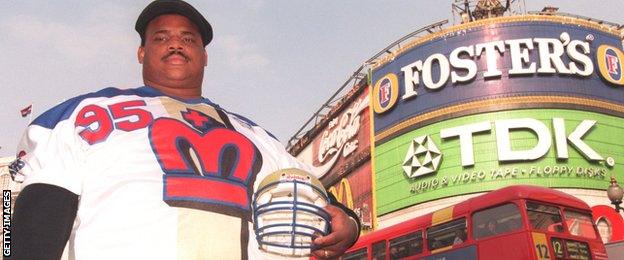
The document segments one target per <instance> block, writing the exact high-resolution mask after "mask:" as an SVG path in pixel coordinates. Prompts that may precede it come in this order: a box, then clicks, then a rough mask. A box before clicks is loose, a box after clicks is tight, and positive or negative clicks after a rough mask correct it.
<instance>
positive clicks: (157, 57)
mask: <svg viewBox="0 0 624 260" xmlns="http://www.w3.org/2000/svg"><path fill="white" fill-rule="evenodd" d="M138 59H139V63H141V64H143V80H144V81H145V83H146V84H148V85H151V86H153V87H166V88H176V89H185V88H200V89H201V83H202V79H203V77H204V67H205V66H206V63H207V61H208V56H207V54H206V50H205V49H204V45H203V43H202V38H201V34H200V33H199V31H198V30H197V26H196V25H195V24H194V23H192V22H191V21H190V20H189V19H187V18H186V17H184V16H181V15H176V14H167V15H161V16H158V17H156V18H154V19H153V20H152V21H150V22H149V24H148V26H147V29H146V31H145V45H144V46H141V47H139V51H138Z"/></svg>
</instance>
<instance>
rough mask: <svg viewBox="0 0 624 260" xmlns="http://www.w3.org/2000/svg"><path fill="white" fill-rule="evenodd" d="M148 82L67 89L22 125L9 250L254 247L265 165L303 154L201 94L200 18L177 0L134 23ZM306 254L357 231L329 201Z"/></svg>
mask: <svg viewBox="0 0 624 260" xmlns="http://www.w3.org/2000/svg"><path fill="white" fill-rule="evenodd" d="M135 28H136V30H137V32H138V33H139V35H140V36H141V46H140V47H139V49H138V53H137V55H138V60H139V63H141V64H142V65H143V79H144V83H145V85H146V86H144V87H140V88H136V89H127V90H120V89H116V88H107V89H103V90H101V91H98V92H94V93H90V94H86V95H82V96H79V97H76V98H73V99H70V100H68V101H66V102H64V103H62V104H60V105H58V106H56V107H54V108H52V109H50V110H49V111H47V112H45V113H44V114H42V115H41V116H40V117H38V118H37V119H36V120H34V121H33V123H32V124H31V125H30V126H29V128H28V129H27V131H26V133H25V135H24V137H23V139H22V141H21V143H20V147H19V149H18V151H19V153H18V159H17V160H16V162H15V163H14V164H13V165H12V167H11V168H12V174H14V176H15V178H17V179H21V180H22V181H23V182H24V188H23V190H22V192H21V194H20V196H19V198H18V199H17V201H16V205H15V214H14V223H13V227H14V229H13V235H14V236H13V239H14V240H13V245H14V246H13V248H12V249H13V250H12V253H13V257H15V258H17V259H58V258H60V256H61V253H62V252H63V248H64V246H65V244H66V242H67V241H68V240H69V255H70V258H77V259H120V258H121V259H219V258H221V259H260V258H272V256H270V255H269V256H267V255H266V254H264V252H262V251H261V250H259V249H258V243H257V242H256V241H255V238H254V235H253V234H254V230H253V225H252V224H251V220H252V213H251V209H250V201H251V197H252V194H253V192H254V190H255V189H257V187H258V183H259V182H260V181H261V180H262V178H263V177H265V176H267V175H269V174H270V173H272V172H275V171H277V170H279V169H283V168H290V167H298V168H302V167H304V168H305V166H303V165H300V164H299V163H298V162H297V161H296V160H295V159H294V158H293V157H292V156H290V155H288V154H287V153H286V152H285V150H284V148H283V146H282V145H281V144H280V143H279V142H278V141H277V140H275V139H274V138H273V137H272V136H271V135H270V134H269V133H267V132H266V131H265V130H264V129H262V128H260V127H259V126H257V125H256V124H254V123H253V122H251V121H249V120H248V119H246V118H244V117H242V116H240V115H236V114H233V113H230V112H228V111H226V110H224V109H222V108H220V107H219V106H218V105H216V104H214V103H212V102H211V101H210V100H208V99H206V98H202V97H201V85H202V79H203V74H204V67H205V66H206V65H207V60H208V57H207V53H206V51H205V46H206V45H207V44H208V43H209V42H210V41H211V40H212V28H211V26H210V24H209V23H208V22H207V21H206V19H205V18H204V17H203V16H202V15H201V14H200V13H199V12H198V11H197V10H195V8H193V7H192V6H191V5H189V4H187V3H185V2H183V1H172V0H160V1H155V2H153V3H151V4H150V5H148V6H147V7H146V8H145V10H143V12H142V13H141V15H140V16H139V18H138V20H137V23H136V26H135ZM325 209H326V211H327V212H328V213H329V215H330V216H331V218H332V221H331V230H332V231H331V233H329V234H328V235H326V236H324V237H319V238H316V239H315V240H314V244H315V245H316V247H315V250H314V251H313V254H314V255H315V256H317V257H319V258H333V257H336V256H338V255H340V254H342V253H343V252H344V251H345V250H346V249H347V248H348V247H349V246H351V245H352V244H353V243H354V242H355V240H356V239H357V236H358V233H359V232H358V231H359V223H358V220H357V217H356V216H355V214H354V213H353V212H352V211H350V210H348V209H346V208H344V206H341V205H340V204H339V203H336V202H335V201H334V202H332V205H328V206H327V207H326V208H325Z"/></svg>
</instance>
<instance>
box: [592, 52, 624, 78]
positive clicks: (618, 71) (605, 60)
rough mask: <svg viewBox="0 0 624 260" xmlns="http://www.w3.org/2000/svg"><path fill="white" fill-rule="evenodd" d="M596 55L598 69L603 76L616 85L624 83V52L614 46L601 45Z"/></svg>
mask: <svg viewBox="0 0 624 260" xmlns="http://www.w3.org/2000/svg"><path fill="white" fill-rule="evenodd" d="M596 55H597V57H596V61H597V62H598V70H599V71H600V75H601V76H602V78H604V79H605V80H606V81H608V82H611V83H613V84H616V85H624V71H623V70H622V61H624V52H622V50H620V49H618V48H615V47H613V46H609V45H600V47H598V50H597V51H596Z"/></svg>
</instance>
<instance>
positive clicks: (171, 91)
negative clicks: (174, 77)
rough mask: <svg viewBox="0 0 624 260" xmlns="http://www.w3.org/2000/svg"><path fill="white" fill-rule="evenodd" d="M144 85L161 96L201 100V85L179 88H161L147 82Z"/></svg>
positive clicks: (159, 85)
mask: <svg viewBox="0 0 624 260" xmlns="http://www.w3.org/2000/svg"><path fill="white" fill-rule="evenodd" d="M144 83H145V85H146V86H148V87H151V88H154V89H157V90H158V91H160V92H162V93H163V94H165V95H167V96H170V97H175V98H181V99H196V98H201V94H202V93H201V92H202V91H201V85H200V86H198V87H191V88H180V87H168V86H163V85H161V84H156V83H153V82H150V81H149V80H145V82H144Z"/></svg>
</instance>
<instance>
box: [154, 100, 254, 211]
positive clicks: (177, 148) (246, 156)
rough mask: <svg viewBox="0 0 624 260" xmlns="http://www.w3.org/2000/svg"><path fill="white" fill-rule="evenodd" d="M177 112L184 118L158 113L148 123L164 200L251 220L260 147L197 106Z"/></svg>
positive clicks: (172, 204)
mask: <svg viewBox="0 0 624 260" xmlns="http://www.w3.org/2000/svg"><path fill="white" fill-rule="evenodd" d="M180 113H181V116H182V118H183V119H184V120H185V121H186V123H185V122H181V121H179V120H176V119H173V118H158V119H156V120H154V123H153V124H152V126H151V127H150V133H149V136H150V140H151V144H152V150H153V151H154V154H155V155H156V157H157V159H158V162H159V163H160V166H161V168H162V170H163V172H164V173H165V175H164V177H163V182H164V190H163V193H164V194H163V198H164V200H165V202H166V203H167V204H169V205H171V206H175V207H186V208H194V209H200V210H207V211H212V212H218V213H222V214H226V215H233V216H238V217H242V218H244V219H248V220H250V219H251V216H250V214H249V212H250V211H249V210H250V208H249V205H250V201H251V193H252V192H251V191H252V190H251V189H252V185H251V184H252V183H253V181H254V179H255V176H256V174H257V173H258V171H259V170H260V165H261V162H262V157H261V155H260V153H259V151H258V149H257V148H256V147H255V145H254V144H253V143H252V142H251V141H250V140H249V139H248V138H247V137H245V136H243V135H242V134H240V133H238V132H236V131H234V130H231V129H229V128H228V127H227V126H226V125H224V124H222V123H220V122H219V120H215V119H213V118H211V117H210V116H208V115H206V114H205V113H202V112H201V111H198V110H193V109H187V111H182V112H180ZM187 123H188V124H187Z"/></svg>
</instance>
